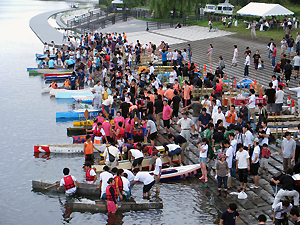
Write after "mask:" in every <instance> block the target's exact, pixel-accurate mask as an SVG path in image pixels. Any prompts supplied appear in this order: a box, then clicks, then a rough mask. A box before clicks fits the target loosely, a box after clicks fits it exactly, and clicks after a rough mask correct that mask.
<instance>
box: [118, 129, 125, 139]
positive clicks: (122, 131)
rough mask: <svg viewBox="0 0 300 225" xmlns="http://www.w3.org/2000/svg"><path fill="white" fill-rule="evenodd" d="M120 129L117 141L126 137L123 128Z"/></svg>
mask: <svg viewBox="0 0 300 225" xmlns="http://www.w3.org/2000/svg"><path fill="white" fill-rule="evenodd" d="M118 129H120V133H119V134H118V135H117V136H116V139H121V138H124V137H125V131H124V128H123V127H119V128H118Z"/></svg>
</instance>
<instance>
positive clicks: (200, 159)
mask: <svg viewBox="0 0 300 225" xmlns="http://www.w3.org/2000/svg"><path fill="white" fill-rule="evenodd" d="M199 162H200V163H205V164H206V163H207V158H206V157H205V158H204V157H199Z"/></svg>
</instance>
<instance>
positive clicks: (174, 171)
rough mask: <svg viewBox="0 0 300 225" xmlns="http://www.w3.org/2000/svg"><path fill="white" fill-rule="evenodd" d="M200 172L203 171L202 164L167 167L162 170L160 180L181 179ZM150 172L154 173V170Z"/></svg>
mask: <svg viewBox="0 0 300 225" xmlns="http://www.w3.org/2000/svg"><path fill="white" fill-rule="evenodd" d="M198 173H201V166H200V164H193V165H187V166H178V167H174V168H167V169H163V170H162V171H161V177H160V182H168V181H175V180H180V179H184V178H187V177H191V176H195V175H196V174H198ZM150 174H151V175H153V172H151V173H150Z"/></svg>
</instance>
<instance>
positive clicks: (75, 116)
mask: <svg viewBox="0 0 300 225" xmlns="http://www.w3.org/2000/svg"><path fill="white" fill-rule="evenodd" d="M99 111H100V109H92V110H89V119H93V118H94V117H97V116H98V114H99ZM84 112H85V109H77V110H73V111H67V112H56V120H57V121H72V120H80V119H83V118H84ZM111 113H112V114H114V109H111Z"/></svg>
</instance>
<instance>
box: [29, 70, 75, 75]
mask: <svg viewBox="0 0 300 225" xmlns="http://www.w3.org/2000/svg"><path fill="white" fill-rule="evenodd" d="M27 71H28V73H29V76H37V75H41V74H45V73H56V72H69V73H72V72H73V71H72V70H68V69H65V68H58V69H42V68H27Z"/></svg>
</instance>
